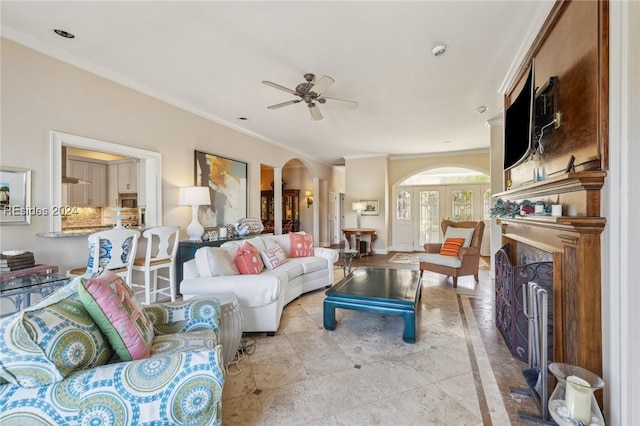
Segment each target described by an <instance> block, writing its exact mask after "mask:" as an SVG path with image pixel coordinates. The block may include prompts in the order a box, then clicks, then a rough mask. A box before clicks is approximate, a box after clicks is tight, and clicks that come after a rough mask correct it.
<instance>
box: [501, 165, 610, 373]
mask: <svg viewBox="0 0 640 426" xmlns="http://www.w3.org/2000/svg"><path fill="white" fill-rule="evenodd" d="M605 177H606V172H603V171H592V172H579V173H567V174H564V175H562V176H558V177H557V178H553V179H548V180H545V181H542V182H536V183H532V184H530V185H525V186H521V187H519V188H514V189H511V190H508V191H505V192H502V193H500V194H496V195H495V196H496V197H503V198H506V199H509V200H511V201H517V200H523V199H532V198H536V197H538V198H539V197H545V196H552V195H557V194H563V193H569V192H581V193H583V194H584V195H585V197H586V199H587V202H586V207H585V211H584V212H582V213H581V214H582V215H581V216H576V217H568V216H561V217H551V216H533V215H532V216H515V217H513V218H498V223H499V224H500V225H501V227H502V242H503V244H506V243H510V244H512V247H514V248H517V245H518V244H526V245H529V246H533V247H536V248H538V249H540V250H543V251H546V252H548V253H551V254H552V255H553V275H554V277H553V305H554V306H553V311H554V312H553V314H554V361H557V362H565V363H569V364H574V365H578V366H580V367H583V368H586V369H588V370H590V371H592V372H594V373H595V374H598V375H602V321H601V273H600V234H601V233H602V231H603V230H604V227H605V224H606V219H605V218H603V217H599V211H600V190H601V188H602V186H603V184H604V179H605ZM585 214H586V215H585ZM589 214H591V215H589ZM516 253H517V250H513V251H512V257H513V258H512V259H510V260H511V261H512V262H513V264H517V254H516Z"/></svg>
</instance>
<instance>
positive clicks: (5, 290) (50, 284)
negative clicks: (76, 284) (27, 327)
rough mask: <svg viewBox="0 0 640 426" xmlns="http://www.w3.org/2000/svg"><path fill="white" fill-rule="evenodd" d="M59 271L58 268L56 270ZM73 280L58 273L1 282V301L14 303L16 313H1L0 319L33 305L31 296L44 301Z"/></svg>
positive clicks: (12, 278)
mask: <svg viewBox="0 0 640 426" xmlns="http://www.w3.org/2000/svg"><path fill="white" fill-rule="evenodd" d="M56 269H57V268H56ZM70 279H71V278H70V277H67V276H66V275H61V274H56V273H46V272H45V273H38V274H33V275H26V276H22V277H15V278H14V277H11V278H8V279H5V280H2V281H0V299H8V300H10V301H11V302H13V305H14V307H15V310H14V311H11V312H5V311H4V309H3V310H2V311H1V312H0V318H3V317H6V316H8V315H11V314H14V313H16V312H18V311H20V310H21V309H24V308H26V307H28V306H30V305H31V294H32V293H38V294H40V296H41V297H42V298H43V299H44V298H45V297H47V296H48V295H50V294H51V293H53V292H54V291H55V290H57V289H59V288H61V287H63V286H65V285H66V284H67V283H69V280H70Z"/></svg>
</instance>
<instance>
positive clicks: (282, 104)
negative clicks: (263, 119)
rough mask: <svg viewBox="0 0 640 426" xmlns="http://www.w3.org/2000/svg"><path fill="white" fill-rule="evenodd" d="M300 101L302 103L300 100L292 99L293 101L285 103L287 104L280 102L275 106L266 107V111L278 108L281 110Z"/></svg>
mask: <svg viewBox="0 0 640 426" xmlns="http://www.w3.org/2000/svg"><path fill="white" fill-rule="evenodd" d="M300 101H302V99H294V100H293V101H287V102H282V103H281V104H275V105H271V106H268V107H267V109H278V108H282V107H284V106H287V105H293V104H297V103H298V102H300Z"/></svg>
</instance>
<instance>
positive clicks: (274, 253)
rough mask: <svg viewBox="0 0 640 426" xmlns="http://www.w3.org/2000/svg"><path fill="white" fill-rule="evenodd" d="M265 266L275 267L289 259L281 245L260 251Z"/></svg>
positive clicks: (268, 267)
mask: <svg viewBox="0 0 640 426" xmlns="http://www.w3.org/2000/svg"><path fill="white" fill-rule="evenodd" d="M260 256H261V257H262V261H263V262H264V266H266V268H267V269H270V270H271V269H275V268H277V267H278V266H280V265H282V264H283V263H285V262H286V261H287V256H286V255H285V254H284V250H282V247H280V246H279V245H277V244H276V245H275V246H273V247H271V248H270V249H267V250H265V251H263V252H262V253H260Z"/></svg>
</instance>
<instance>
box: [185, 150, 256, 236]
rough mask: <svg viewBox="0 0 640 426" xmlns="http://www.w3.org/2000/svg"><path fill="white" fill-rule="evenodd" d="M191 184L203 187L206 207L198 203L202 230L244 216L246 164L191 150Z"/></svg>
mask: <svg viewBox="0 0 640 426" xmlns="http://www.w3.org/2000/svg"><path fill="white" fill-rule="evenodd" d="M194 172H195V185H196V186H206V187H207V188H209V194H210V195H211V205H210V206H200V209H199V212H198V219H199V220H200V223H201V224H202V226H204V227H205V229H208V228H218V227H222V226H225V225H228V224H231V223H235V222H237V221H238V220H239V219H242V218H243V217H247V195H248V193H247V163H243V162H242V161H236V160H231V159H229V158H225V157H220V156H217V155H213V154H207V153H206V152H200V151H195V168H194Z"/></svg>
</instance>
